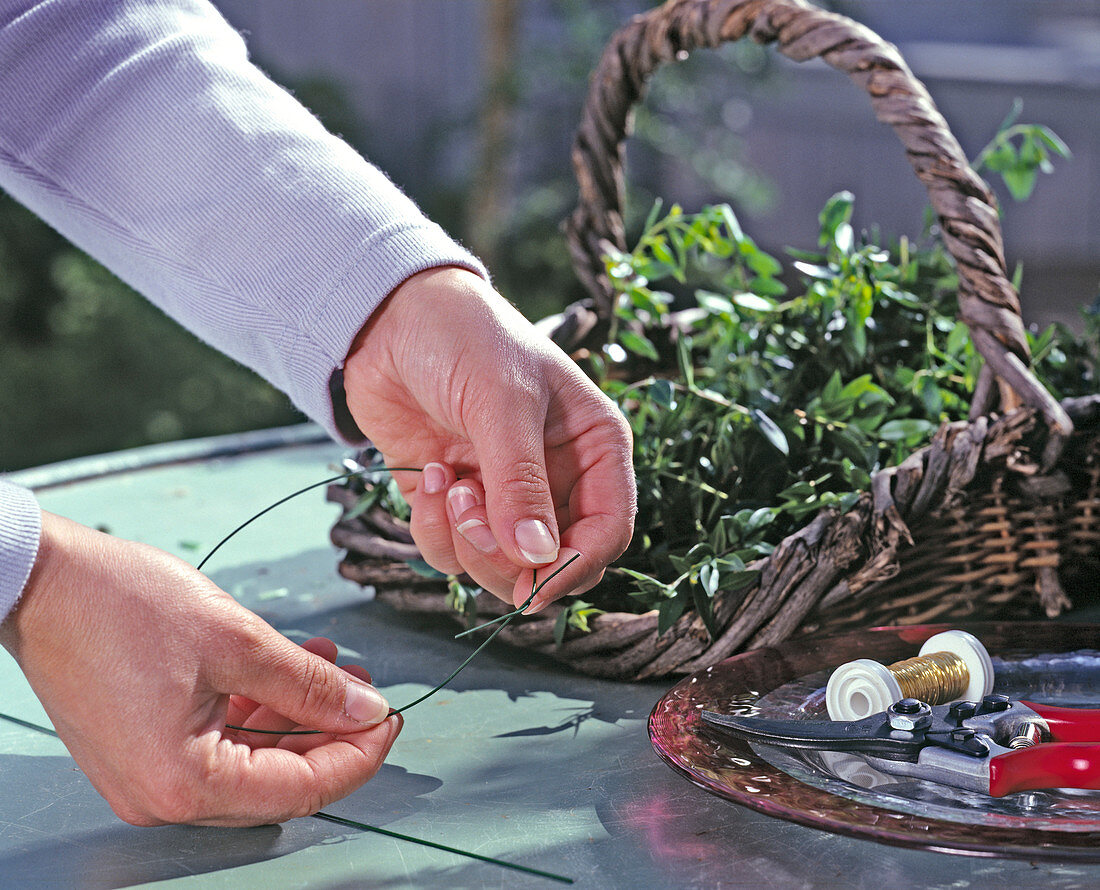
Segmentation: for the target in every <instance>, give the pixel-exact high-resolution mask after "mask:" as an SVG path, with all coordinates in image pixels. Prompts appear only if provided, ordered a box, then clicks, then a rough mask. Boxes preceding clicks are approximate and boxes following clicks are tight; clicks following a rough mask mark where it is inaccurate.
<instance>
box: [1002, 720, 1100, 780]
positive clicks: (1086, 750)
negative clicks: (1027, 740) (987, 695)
mask: <svg viewBox="0 0 1100 890" xmlns="http://www.w3.org/2000/svg"><path fill="white" fill-rule="evenodd" d="M1028 707H1031V705H1028ZM1040 788H1089V789H1092V790H1094V791H1095V790H1100V744H1098V743H1096V742H1091V743H1087V742H1051V743H1049V744H1040V745H1035V746H1034V747H1031V748H1021V749H1020V750H1018V751H1013V752H1011V753H1009V754H1001V755H1000V756H999V757H994V758H993V759H992V760H990V761H989V796H990V797H1004V796H1005V795H1006V794H1012V793H1014V792H1016V791H1036V790H1038V789H1040Z"/></svg>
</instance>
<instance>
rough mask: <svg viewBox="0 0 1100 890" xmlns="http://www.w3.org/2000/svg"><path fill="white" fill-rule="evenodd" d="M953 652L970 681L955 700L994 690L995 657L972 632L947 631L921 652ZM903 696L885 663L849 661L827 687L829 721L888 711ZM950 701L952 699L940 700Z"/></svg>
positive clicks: (977, 697) (974, 698)
mask: <svg viewBox="0 0 1100 890" xmlns="http://www.w3.org/2000/svg"><path fill="white" fill-rule="evenodd" d="M937 652H950V653H951V654H952V655H956V656H958V657H959V658H960V659H962V661H963V662H964V663H965V664H966V669H967V672H968V674H969V676H970V682H969V684H968V685H967V687H966V691H965V692H963V694H962V695H961V696H960V697H959V698H956V699H952V701H964V700H966V701H981V699H982V697H983V696H986V695H989V693H990V692H992V691H993V660H992V659H991V658H990V657H989V653H988V652H987V651H986V649H985V646H983V645H982V644H981V642H980V641H979V640H978V639H977V637H975V636H974V635H973V634H969V633H967V632H966V631H963V630H948V631H944V632H943V633H938V634H936V635H935V636H931V637H929V638H928V639H927V640H925V643H924V645H923V646H921V649H920V655H922V656H923V655H933V654H935V653H937ZM901 698H903V695H902V691H901V686H900V685H899V684H898V680H897V677H895V676H894V675H893V673H891V671H890V669H889V668H888V667H886V666H885V665H881V664H879V663H878V662H877V661H872V660H871V659H869V658H860V659H857V660H856V661H849V662H848V663H847V664H842V665H841V666H840V667H838V668H837V669H836V670H835V671H833V674H832V676H831V677H829V684H828V686H826V687H825V705H826V708H827V709H828V712H829V719H830V720H862V719H863V718H864V717H869V716H871V715H872V714H878V713H881V712H882V711H885V710H886V709H887V708H888V707H890V705H892V704H894V702H896V701H898V700H900V699H901ZM937 704H949V702H937Z"/></svg>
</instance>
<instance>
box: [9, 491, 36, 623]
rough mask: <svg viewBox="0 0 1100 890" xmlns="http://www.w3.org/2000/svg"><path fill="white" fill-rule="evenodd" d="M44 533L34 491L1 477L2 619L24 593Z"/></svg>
mask: <svg viewBox="0 0 1100 890" xmlns="http://www.w3.org/2000/svg"><path fill="white" fill-rule="evenodd" d="M41 533H42V511H41V510H40V509H39V507H38V502H37V501H36V500H35V499H34V495H33V494H31V493H30V491H28V490H27V489H25V488H20V487H19V486H18V485H12V484H11V483H10V482H5V481H4V480H3V479H0V621H3V620H4V619H5V618H6V617H7V615H8V613H9V612H10V611H11V610H12V609H13V608H14V607H15V604H16V603H17V602H18V601H19V596H20V595H21V594H22V593H23V586H24V585H25V584H26V583H27V579H28V578H29V577H30V574H31V569H32V568H33V567H34V560H35V557H36V556H37V555H38V539H39V536H40V535H41Z"/></svg>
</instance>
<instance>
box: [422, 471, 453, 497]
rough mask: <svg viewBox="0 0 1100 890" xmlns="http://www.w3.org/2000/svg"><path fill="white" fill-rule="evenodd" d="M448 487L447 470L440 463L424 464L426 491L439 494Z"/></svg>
mask: <svg viewBox="0 0 1100 890" xmlns="http://www.w3.org/2000/svg"><path fill="white" fill-rule="evenodd" d="M446 487H447V471H446V470H444V469H443V467H442V466H441V465H440V464H425V465H424V491H425V492H426V493H427V494H439V493H440V492H441V491H443V489H444V488H446Z"/></svg>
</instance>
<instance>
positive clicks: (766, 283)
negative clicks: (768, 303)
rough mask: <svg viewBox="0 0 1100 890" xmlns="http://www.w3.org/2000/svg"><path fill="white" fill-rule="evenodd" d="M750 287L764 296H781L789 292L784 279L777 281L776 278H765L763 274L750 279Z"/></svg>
mask: <svg viewBox="0 0 1100 890" xmlns="http://www.w3.org/2000/svg"><path fill="white" fill-rule="evenodd" d="M749 288H750V289H751V290H752V291H753V292H754V293H757V294H760V295H761V296H764V297H781V296H783V295H784V294H785V293H786V292H787V285H785V284H784V283H783V282H782V281H776V280H775V279H774V278H764V277H761V276H757V277H756V278H753V279H750V281H749Z"/></svg>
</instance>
